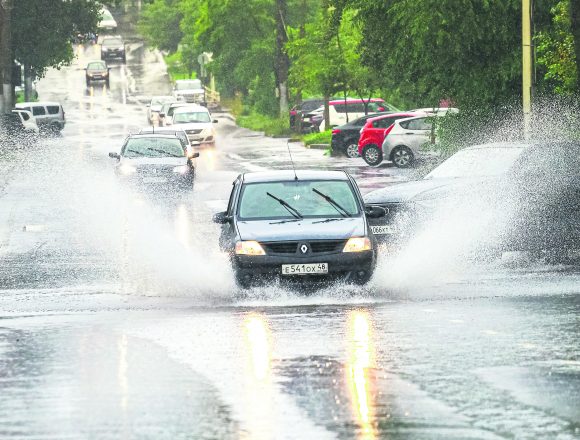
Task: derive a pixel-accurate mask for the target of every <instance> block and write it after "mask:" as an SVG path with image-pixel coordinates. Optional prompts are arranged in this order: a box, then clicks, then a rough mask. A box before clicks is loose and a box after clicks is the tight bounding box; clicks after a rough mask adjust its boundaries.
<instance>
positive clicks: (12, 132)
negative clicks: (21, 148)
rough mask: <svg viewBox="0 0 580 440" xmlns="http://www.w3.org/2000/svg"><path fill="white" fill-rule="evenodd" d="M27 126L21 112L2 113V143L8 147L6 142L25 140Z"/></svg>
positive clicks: (0, 118) (0, 122)
mask: <svg viewBox="0 0 580 440" xmlns="http://www.w3.org/2000/svg"><path fill="white" fill-rule="evenodd" d="M25 134H26V128H25V127H24V124H23V123H22V118H21V117H20V115H19V114H17V113H15V112H12V113H10V114H0V144H1V145H2V147H3V148H5V147H6V145H5V144H4V143H5V142H9V143H18V142H19V141H22V140H24V138H25Z"/></svg>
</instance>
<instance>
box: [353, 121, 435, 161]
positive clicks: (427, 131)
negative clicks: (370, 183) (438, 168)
mask: <svg viewBox="0 0 580 440" xmlns="http://www.w3.org/2000/svg"><path fill="white" fill-rule="evenodd" d="M434 118H435V116H428V115H422V116H414V117H412V118H406V119H399V120H397V121H395V122H394V123H393V124H391V125H390V126H389V128H387V129H386V130H385V132H384V136H385V140H384V141H383V143H382V145H381V147H379V146H377V145H374V144H373V145H367V146H366V147H365V148H364V149H363V151H362V158H363V159H364V160H365V162H366V163H367V164H368V165H370V166H378V165H379V164H380V163H381V162H382V161H383V160H384V159H386V160H390V161H391V162H393V164H394V165H395V166H396V167H398V168H407V167H409V166H411V165H412V164H413V162H414V161H415V159H416V158H417V157H418V156H420V155H421V154H422V152H421V148H422V147H423V146H424V145H425V144H427V143H429V142H432V141H433V139H432V136H433V134H434V128H433V124H434Z"/></svg>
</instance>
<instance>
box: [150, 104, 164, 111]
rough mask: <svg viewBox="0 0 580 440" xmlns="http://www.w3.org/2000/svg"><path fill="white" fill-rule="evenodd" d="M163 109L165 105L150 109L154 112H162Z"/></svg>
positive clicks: (154, 106)
mask: <svg viewBox="0 0 580 440" xmlns="http://www.w3.org/2000/svg"><path fill="white" fill-rule="evenodd" d="M162 107H163V105H152V106H150V107H149V108H150V109H151V111H152V112H160V111H161V108H162Z"/></svg>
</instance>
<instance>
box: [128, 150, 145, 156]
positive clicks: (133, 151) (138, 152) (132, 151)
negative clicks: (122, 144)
mask: <svg viewBox="0 0 580 440" xmlns="http://www.w3.org/2000/svg"><path fill="white" fill-rule="evenodd" d="M126 153H135V154H138V155H139V156H144V154H143V153H142V152H140V151H137V150H126V151H125V152H124V153H123V155H124V154H126Z"/></svg>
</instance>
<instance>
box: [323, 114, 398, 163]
mask: <svg viewBox="0 0 580 440" xmlns="http://www.w3.org/2000/svg"><path fill="white" fill-rule="evenodd" d="M388 114H390V112H388V113H371V114H369V115H365V116H361V117H360V118H357V119H355V120H353V121H350V122H347V123H346V124H343V125H339V126H338V127H335V128H333V129H332V138H331V142H330V145H331V147H332V150H333V151H340V152H342V153H343V154H344V155H345V156H347V157H350V158H353V157H358V155H359V154H358V140H359V137H360V134H361V129H362V127H363V126H364V125H365V123H366V121H368V120H369V119H371V118H375V117H377V116H379V115H388Z"/></svg>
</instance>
